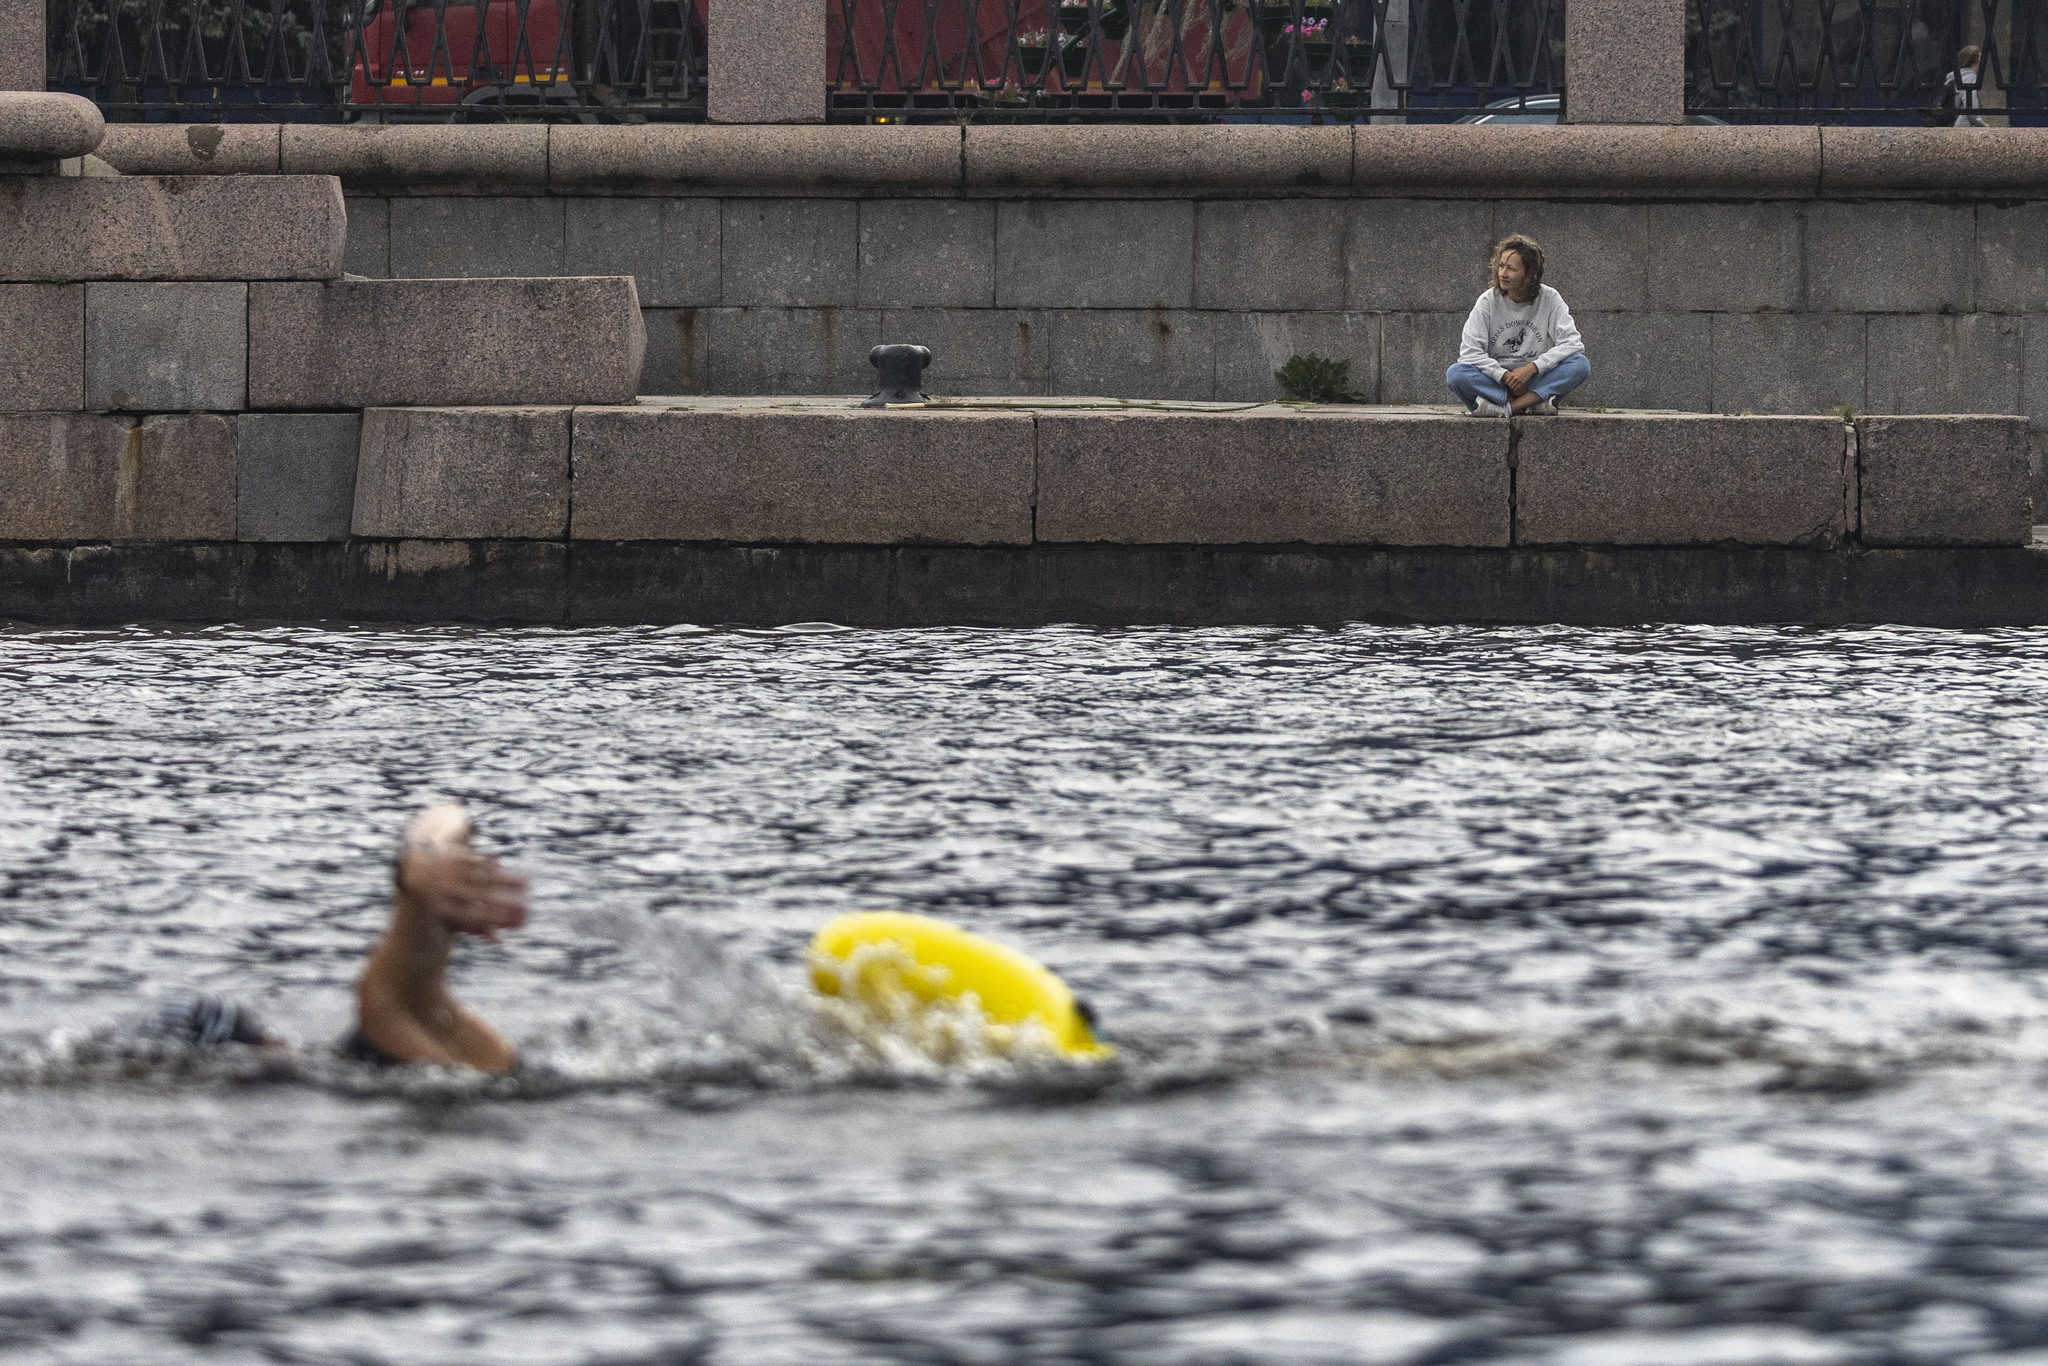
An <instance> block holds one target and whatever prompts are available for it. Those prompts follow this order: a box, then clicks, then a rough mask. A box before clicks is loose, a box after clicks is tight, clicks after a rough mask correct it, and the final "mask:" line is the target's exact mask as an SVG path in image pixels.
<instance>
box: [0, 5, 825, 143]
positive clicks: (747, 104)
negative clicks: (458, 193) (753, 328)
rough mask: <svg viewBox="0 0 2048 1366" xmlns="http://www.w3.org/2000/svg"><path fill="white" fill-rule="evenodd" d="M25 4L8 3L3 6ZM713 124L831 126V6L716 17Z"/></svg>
mask: <svg viewBox="0 0 2048 1366" xmlns="http://www.w3.org/2000/svg"><path fill="white" fill-rule="evenodd" d="M12 3H19V0H0V4H12ZM709 29H710V31H709V33H708V34H707V40H708V46H709V51H708V53H707V54H706V60H705V67H706V71H705V81H706V84H707V86H708V89H707V91H706V92H705V116H706V117H707V118H708V119H709V120H710V121H711V122H712V123H823V122H824V121H825V6H823V5H821V4H819V3H818V0H743V2H742V3H733V0H726V3H719V2H718V0H713V3H712V5H711V13H710V25H709Z"/></svg>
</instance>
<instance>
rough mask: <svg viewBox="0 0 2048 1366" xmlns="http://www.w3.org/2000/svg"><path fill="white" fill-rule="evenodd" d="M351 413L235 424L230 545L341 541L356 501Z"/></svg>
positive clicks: (358, 425) (267, 416)
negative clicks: (239, 542) (232, 542)
mask: <svg viewBox="0 0 2048 1366" xmlns="http://www.w3.org/2000/svg"><path fill="white" fill-rule="evenodd" d="M362 427H363V420H362V417H361V416H360V415H359V414H356V413H244V414H242V415H241V416H240V417H238V418H236V419H235V538H236V539H237V540H242V541H343V540H347V539H348V531H349V522H350V520H351V518H352V516H353V513H354V508H355V499H356V451H357V448H358V447H359V445H360V444H361V440H362Z"/></svg>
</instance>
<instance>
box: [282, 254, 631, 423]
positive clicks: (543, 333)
mask: <svg viewBox="0 0 2048 1366" xmlns="http://www.w3.org/2000/svg"><path fill="white" fill-rule="evenodd" d="M646 351H647V327H646V324H645V322H644V321H643V320H642V318H641V316H640V306H639V299H638V296H637V295H636V294H635V292H634V288H633V281H632V278H631V277H630V276H565V277H562V278H558V279H542V280H516V279H515V280H346V281H335V282H330V283H327V284H252V285H251V286H250V287H249V406H250V407H251V408H258V409H285V410H290V409H313V408H375V407H387V406H413V407H454V406H490V405H502V404H526V405H531V404H550V403H630V402H632V401H633V397H634V390H635V389H636V388H638V385H639V379H640V366H641V362H642V361H643V360H644V359H645V357H646Z"/></svg>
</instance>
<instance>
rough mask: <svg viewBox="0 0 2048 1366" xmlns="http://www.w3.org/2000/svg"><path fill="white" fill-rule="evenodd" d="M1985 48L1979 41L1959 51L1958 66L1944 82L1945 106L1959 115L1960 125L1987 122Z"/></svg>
mask: <svg viewBox="0 0 2048 1366" xmlns="http://www.w3.org/2000/svg"><path fill="white" fill-rule="evenodd" d="M1983 74H1984V49H1982V48H1980V47H1978V46H1977V45H1976V44H1975V43H1972V44H1970V46H1968V47H1966V48H1964V49H1963V50H1962V51H1961V52H1958V53H1957V54H1956V69H1955V70H1954V71H1951V72H1949V73H1948V76H1947V78H1946V79H1944V80H1943V81H1942V83H1941V107H1942V109H1943V110H1944V111H1945V112H1947V113H1951V114H1954V115H1955V123H1954V124H1953V125H1952V126H1953V127H1956V128H1982V127H1984V126H1985V123H1984V115H1983V114H1982V113H1981V112H1980V111H1981V110H1982V109H1983V108H1984V94H1983Z"/></svg>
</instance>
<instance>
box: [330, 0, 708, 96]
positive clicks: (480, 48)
mask: <svg viewBox="0 0 2048 1366" xmlns="http://www.w3.org/2000/svg"><path fill="white" fill-rule="evenodd" d="M705 4H706V0H651V3H649V4H647V5H645V6H643V5H641V4H636V3H630V0H629V3H623V4H614V5H610V6H606V7H605V11H606V12H602V13H601V12H600V8H599V6H597V5H583V6H575V7H567V8H570V12H571V13H572V14H573V15H575V16H576V17H575V20H574V21H572V23H571V24H567V25H565V24H564V23H563V19H562V9H563V8H565V7H563V6H560V5H558V0H486V2H485V3H476V2H475V0H441V2H440V3H436V0H369V3H368V5H367V6H366V7H365V11H364V15H363V28H362V41H361V46H360V47H358V48H356V49H355V50H354V52H353V62H352V65H353V67H354V70H353V72H352V73H351V81H350V88H349V103H350V105H351V106H352V107H353V108H354V110H355V111H356V116H357V117H358V118H359V119H361V120H363V121H365V122H382V121H385V120H393V121H396V120H402V119H404V118H405V117H406V113H407V111H408V110H413V111H417V112H418V115H419V116H420V117H425V118H433V119H436V120H440V119H445V118H446V117H447V114H448V112H449V106H451V105H474V106H479V107H485V108H496V109H514V108H522V107H523V108H529V109H533V110H536V111H543V112H544V111H549V110H554V109H561V110H564V111H567V110H570V109H575V108H578V107H590V108H592V109H602V108H617V107H620V106H622V105H623V106H627V107H630V106H631V105H633V104H634V103H636V102H638V101H639V99H641V98H643V97H652V98H653V99H654V100H656V101H658V100H659V99H660V98H661V97H662V95H663V94H664V93H667V94H671V95H672V94H673V92H674V90H675V89H676V87H677V85H678V83H679V78H680V70H679V68H680V67H681V66H682V65H683V59H684V58H685V57H687V55H688V54H689V53H690V52H691V51H692V50H696V51H701V50H702V40H703V34H704V6H705ZM479 13H481V15H482V18H483V22H482V25H481V31H479V25H478V22H477V20H478V15H479ZM586 30H587V31H586Z"/></svg>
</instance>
